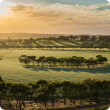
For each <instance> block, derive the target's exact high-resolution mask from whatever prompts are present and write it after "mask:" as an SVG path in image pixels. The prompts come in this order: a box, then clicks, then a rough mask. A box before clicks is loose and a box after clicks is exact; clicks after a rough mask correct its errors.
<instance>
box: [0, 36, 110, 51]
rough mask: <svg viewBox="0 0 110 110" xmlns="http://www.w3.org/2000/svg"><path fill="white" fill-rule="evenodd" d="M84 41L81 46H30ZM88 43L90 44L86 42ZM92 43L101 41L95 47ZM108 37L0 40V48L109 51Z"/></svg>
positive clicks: (109, 40) (109, 37)
mask: <svg viewBox="0 0 110 110" xmlns="http://www.w3.org/2000/svg"><path fill="white" fill-rule="evenodd" d="M69 40H70V41H75V40H80V41H85V42H83V43H82V44H81V45H78V46H70V45H66V44H65V46H45V45H41V46H32V44H36V42H37V41H39V42H40V41H69ZM87 41H90V42H91V43H89V42H87ZM92 41H101V42H100V43H99V44H98V45H97V46H95V45H94V43H92ZM18 42H19V44H22V45H21V46H19V45H16V43H18ZM109 42H110V36H98V37H96V36H88V35H81V36H74V35H69V36H59V37H48V38H37V39H34V38H29V39H10V38H8V39H6V40H0V48H109V49H110V43H109ZM11 43H15V45H10V44H11Z"/></svg>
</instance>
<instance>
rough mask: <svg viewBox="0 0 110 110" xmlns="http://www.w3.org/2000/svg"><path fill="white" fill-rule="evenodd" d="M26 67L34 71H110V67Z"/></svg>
mask: <svg viewBox="0 0 110 110" xmlns="http://www.w3.org/2000/svg"><path fill="white" fill-rule="evenodd" d="M23 67H24V68H25V69H29V70H32V71H50V70H51V71H56V72H60V71H64V72H76V73H81V72H87V73H93V74H98V73H101V74H107V73H110V67H106V68H54V67H50V68H49V67H35V66H23Z"/></svg>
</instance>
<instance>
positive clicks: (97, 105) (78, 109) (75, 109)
mask: <svg viewBox="0 0 110 110" xmlns="http://www.w3.org/2000/svg"><path fill="white" fill-rule="evenodd" d="M107 106H110V104H95V105H86V106H77V107H73V108H61V109H54V110H81V109H90V108H101V107H107ZM50 110H53V109H50Z"/></svg>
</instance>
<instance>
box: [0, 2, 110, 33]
mask: <svg viewBox="0 0 110 110" xmlns="http://www.w3.org/2000/svg"><path fill="white" fill-rule="evenodd" d="M0 1H1V3H0V33H42V34H92V35H93V34H94V35H110V3H109V2H108V1H107V0H3V1H2V0H0Z"/></svg>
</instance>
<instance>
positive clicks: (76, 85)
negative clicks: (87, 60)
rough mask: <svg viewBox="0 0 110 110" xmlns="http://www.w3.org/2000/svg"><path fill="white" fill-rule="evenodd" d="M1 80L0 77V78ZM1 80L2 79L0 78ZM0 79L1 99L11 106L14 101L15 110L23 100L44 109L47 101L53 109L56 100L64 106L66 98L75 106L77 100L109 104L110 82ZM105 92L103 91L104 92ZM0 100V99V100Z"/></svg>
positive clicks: (23, 103) (22, 103)
mask: <svg viewBox="0 0 110 110" xmlns="http://www.w3.org/2000/svg"><path fill="white" fill-rule="evenodd" d="M0 78H1V77H0ZM1 79H2V78H1ZM1 79H0V93H1V98H2V97H4V98H6V99H7V100H8V101H9V100H10V101H9V105H11V101H12V100H16V108H20V110H21V106H25V101H24V100H30V103H31V101H32V100H33V101H35V102H36V103H37V101H40V102H41V103H43V104H44V105H45V107H46V105H47V103H48V101H51V103H52V106H53V107H54V105H55V102H56V101H57V100H58V99H60V98H61V99H63V102H64V104H66V100H67V98H68V99H69V100H70V102H72V103H74V104H76V100H77V99H79V100H80V103H81V104H82V100H86V101H91V102H96V103H109V102H110V89H109V88H110V81H106V80H102V81H100V80H96V79H85V80H84V81H82V82H70V81H66V80H65V81H62V82H60V81H46V80H44V79H39V80H38V81H37V82H36V83H31V82H30V83H28V84H23V83H11V82H7V83H5V82H4V81H3V80H1ZM104 90H105V91H104ZM103 91H104V92H103ZM1 98H0V99H1Z"/></svg>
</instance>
